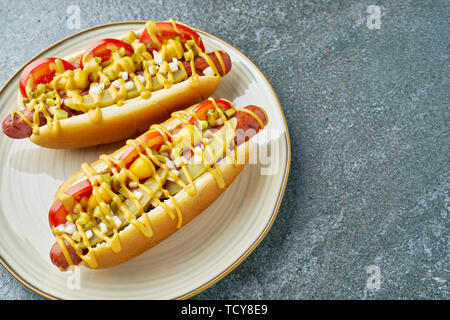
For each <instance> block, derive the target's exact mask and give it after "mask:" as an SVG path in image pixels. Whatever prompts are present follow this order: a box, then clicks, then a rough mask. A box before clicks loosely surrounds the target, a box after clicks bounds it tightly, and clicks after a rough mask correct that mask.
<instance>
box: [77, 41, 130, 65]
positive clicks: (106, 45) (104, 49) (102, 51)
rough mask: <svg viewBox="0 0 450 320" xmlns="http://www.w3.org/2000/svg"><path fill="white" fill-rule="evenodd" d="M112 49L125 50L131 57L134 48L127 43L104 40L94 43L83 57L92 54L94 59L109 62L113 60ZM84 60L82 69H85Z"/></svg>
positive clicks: (81, 62)
mask: <svg viewBox="0 0 450 320" xmlns="http://www.w3.org/2000/svg"><path fill="white" fill-rule="evenodd" d="M111 48H117V49H120V48H124V49H125V55H127V56H131V55H132V54H133V48H132V47H131V46H130V45H129V44H128V43H126V42H123V41H120V40H117V39H102V40H99V41H96V42H94V43H92V44H91V45H90V46H89V47H88V48H87V49H86V51H85V52H84V54H83V56H85V55H86V54H88V53H92V55H93V56H94V57H98V58H100V59H102V62H103V61H107V60H109V59H110V58H111ZM82 60H83V59H81V61H80V67H81V69H83V61H82Z"/></svg>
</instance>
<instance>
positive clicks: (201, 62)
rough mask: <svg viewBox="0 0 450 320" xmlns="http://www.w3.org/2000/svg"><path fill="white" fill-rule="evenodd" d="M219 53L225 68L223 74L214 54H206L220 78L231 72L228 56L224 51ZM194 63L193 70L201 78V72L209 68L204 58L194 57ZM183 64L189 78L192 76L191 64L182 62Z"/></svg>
mask: <svg viewBox="0 0 450 320" xmlns="http://www.w3.org/2000/svg"><path fill="white" fill-rule="evenodd" d="M219 53H220V56H221V57H222V61H223V64H224V66H225V73H224V72H223V70H222V66H221V64H220V62H219V59H218V58H217V56H216V54H215V53H214V52H210V53H208V56H209V58H210V59H211V60H212V62H214V65H215V66H216V68H217V71H219V74H220V75H221V76H224V75H226V74H227V73H228V72H230V70H231V58H230V56H229V55H228V53H226V52H224V51H219ZM194 63H195V69H196V72H197V74H199V75H201V76H202V75H203V70H205V69H206V68H208V67H209V64H208V62H206V60H205V59H204V58H202V57H199V56H197V57H195V59H194ZM183 64H184V68H185V69H186V72H187V74H188V77H190V76H191V75H192V69H191V63H190V62H189V61H185V62H183Z"/></svg>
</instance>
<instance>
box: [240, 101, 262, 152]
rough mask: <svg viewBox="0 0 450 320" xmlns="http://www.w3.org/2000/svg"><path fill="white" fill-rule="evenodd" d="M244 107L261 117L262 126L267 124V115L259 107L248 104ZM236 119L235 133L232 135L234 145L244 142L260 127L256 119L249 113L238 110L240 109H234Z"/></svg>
mask: <svg viewBox="0 0 450 320" xmlns="http://www.w3.org/2000/svg"><path fill="white" fill-rule="evenodd" d="M244 109H248V110H250V111H252V112H253V113H254V114H256V115H257V116H258V118H259V119H261V122H262V123H263V124H264V126H265V125H267V122H268V119H267V115H266V113H265V112H264V111H263V110H262V109H261V108H260V107H257V106H255V105H248V106H246V107H245V108H244ZM236 119H237V124H236V135H235V137H234V141H235V143H236V145H240V144H242V143H244V142H245V141H247V140H248V139H250V138H251V137H253V136H254V135H255V134H257V133H258V131H259V130H261V129H262V128H261V125H260V124H259V121H258V120H256V119H255V118H254V117H253V116H252V115H251V114H249V113H247V112H245V111H240V109H237V110H236Z"/></svg>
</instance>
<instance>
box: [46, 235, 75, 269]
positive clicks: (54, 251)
mask: <svg viewBox="0 0 450 320" xmlns="http://www.w3.org/2000/svg"><path fill="white" fill-rule="evenodd" d="M64 244H65V246H66V248H67V251H68V252H69V255H70V259H72V262H73V264H74V265H78V264H80V262H81V258H80V257H79V256H78V255H77V252H76V251H75V249H74V248H72V246H71V245H70V244H69V242H67V240H64ZM50 260H52V263H53V264H54V265H55V266H57V267H59V268H60V269H63V270H66V269H67V268H68V267H69V263H68V262H67V260H66V257H64V254H63V252H62V250H61V248H60V247H59V244H58V242H55V243H54V244H53V246H52V248H51V250H50Z"/></svg>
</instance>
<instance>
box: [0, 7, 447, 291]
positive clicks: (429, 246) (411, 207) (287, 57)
mask: <svg viewBox="0 0 450 320" xmlns="http://www.w3.org/2000/svg"><path fill="white" fill-rule="evenodd" d="M71 5H78V6H79V8H80V13H81V16H80V28H81V29H85V28H88V27H91V26H95V25H98V24H103V23H108V22H114V21H123V20H146V19H153V20H165V19H168V18H170V17H173V18H174V19H176V20H180V21H183V22H185V23H187V24H191V25H193V26H196V27H198V28H200V29H203V30H206V31H208V32H210V33H213V34H215V35H216V36H218V37H220V38H222V39H224V40H225V41H227V42H230V43H232V44H233V45H234V46H236V47H237V48H239V49H240V50H241V51H243V52H244V53H245V54H246V55H247V56H248V57H250V58H251V59H252V60H253V61H254V62H255V63H256V64H257V65H258V66H259V67H260V68H261V70H262V71H263V72H264V73H265V75H266V76H267V78H268V79H269V81H270V82H271V84H272V86H273V87H274V90H275V92H276V93H277V95H278V98H279V100H280V102H281V105H282V106H283V110H284V114H285V117H286V120H287V123H288V126H289V130H290V136H291V145H292V162H291V171H290V177H289V181H288V185H287V188H286V193H285V197H284V200H283V203H282V205H281V209H280V211H279V213H278V218H277V220H276V221H275V223H274V225H273V227H272V229H271V231H270V232H269V233H268V235H267V237H266V238H265V239H264V240H263V241H262V242H261V244H260V245H259V247H258V248H257V249H256V250H255V251H254V252H253V253H252V254H251V255H250V256H249V257H248V258H247V259H246V260H245V261H244V262H243V263H242V264H241V265H240V266H239V267H237V268H236V269H235V270H234V271H233V272H231V273H230V274H229V275H228V276H227V277H225V278H224V279H223V280H221V281H219V282H218V283H217V284H215V285H213V286H212V287H210V288H208V289H207V290H205V291H203V292H202V293H200V294H199V295H197V296H195V297H193V299H449V298H450V295H449V281H450V277H449V272H450V265H449V240H450V238H449V236H450V233H449V218H450V217H449V214H450V204H449V184H450V174H449V172H450V171H449V167H450V166H449V164H450V161H449V156H448V155H449V154H450V152H449V102H450V99H449V92H450V87H449V78H448V76H449V74H450V70H449V38H448V34H449V31H450V28H449V21H450V19H449V12H450V5H449V2H448V1H446V0H443V1H396V0H387V1H381V0H379V1H314V2H312V1H291V2H288V1H273V2H269V1H260V2H256V1H255V2H248V1H244V2H243V1H194V0H192V1H188V2H181V1H169V0H165V1H151V2H147V1H138V0H127V1H120V2H119V1H107V2H105V3H104V2H102V3H101V4H100V3H94V1H85V2H84V1H75V0H71V1H57V2H53V3H52V1H46V0H40V1H6V0H0V16H1V17H2V20H3V21H2V41H1V43H2V45H1V46H0V57H1V59H0V70H3V72H1V73H0V85H3V84H4V83H5V82H6V81H7V80H8V79H9V77H11V76H12V75H13V74H14V73H15V72H16V70H17V69H18V68H19V67H20V66H21V65H22V64H24V63H25V62H26V61H27V60H28V59H30V58H31V57H32V56H34V55H35V54H37V53H38V52H40V51H41V50H43V49H45V48H46V47H47V46H49V45H51V44H52V43H54V42H56V41H58V40H60V39H62V38H64V37H66V36H68V35H70V34H73V33H75V32H77V31H79V30H74V29H69V28H68V27H67V26H68V25H67V20H68V17H69V14H68V13H67V9H68V7H69V6H71ZM370 5H377V6H378V8H379V12H380V20H379V21H380V22H381V23H380V25H379V26H378V25H377V20H376V17H375V15H376V12H377V11H376V9H372V10H374V11H371V9H369V11H370V12H368V7H369V6H370ZM371 15H372V18H370V17H369V16H371ZM368 17H369V18H368ZM374 19H375V20H374ZM368 20H369V23H368ZM374 27H375V28H374ZM377 27H379V29H377ZM2 107H4V106H2ZM377 279H379V281H377ZM372 280H374V281H372ZM0 298H1V299H42V298H41V297H39V296H38V295H36V294H34V293H32V292H31V291H29V290H28V289H26V288H25V287H23V286H22V285H21V284H20V283H19V282H18V281H17V280H15V279H14V278H13V277H12V276H11V275H10V274H9V273H8V272H7V271H6V270H5V269H3V268H2V267H0Z"/></svg>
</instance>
